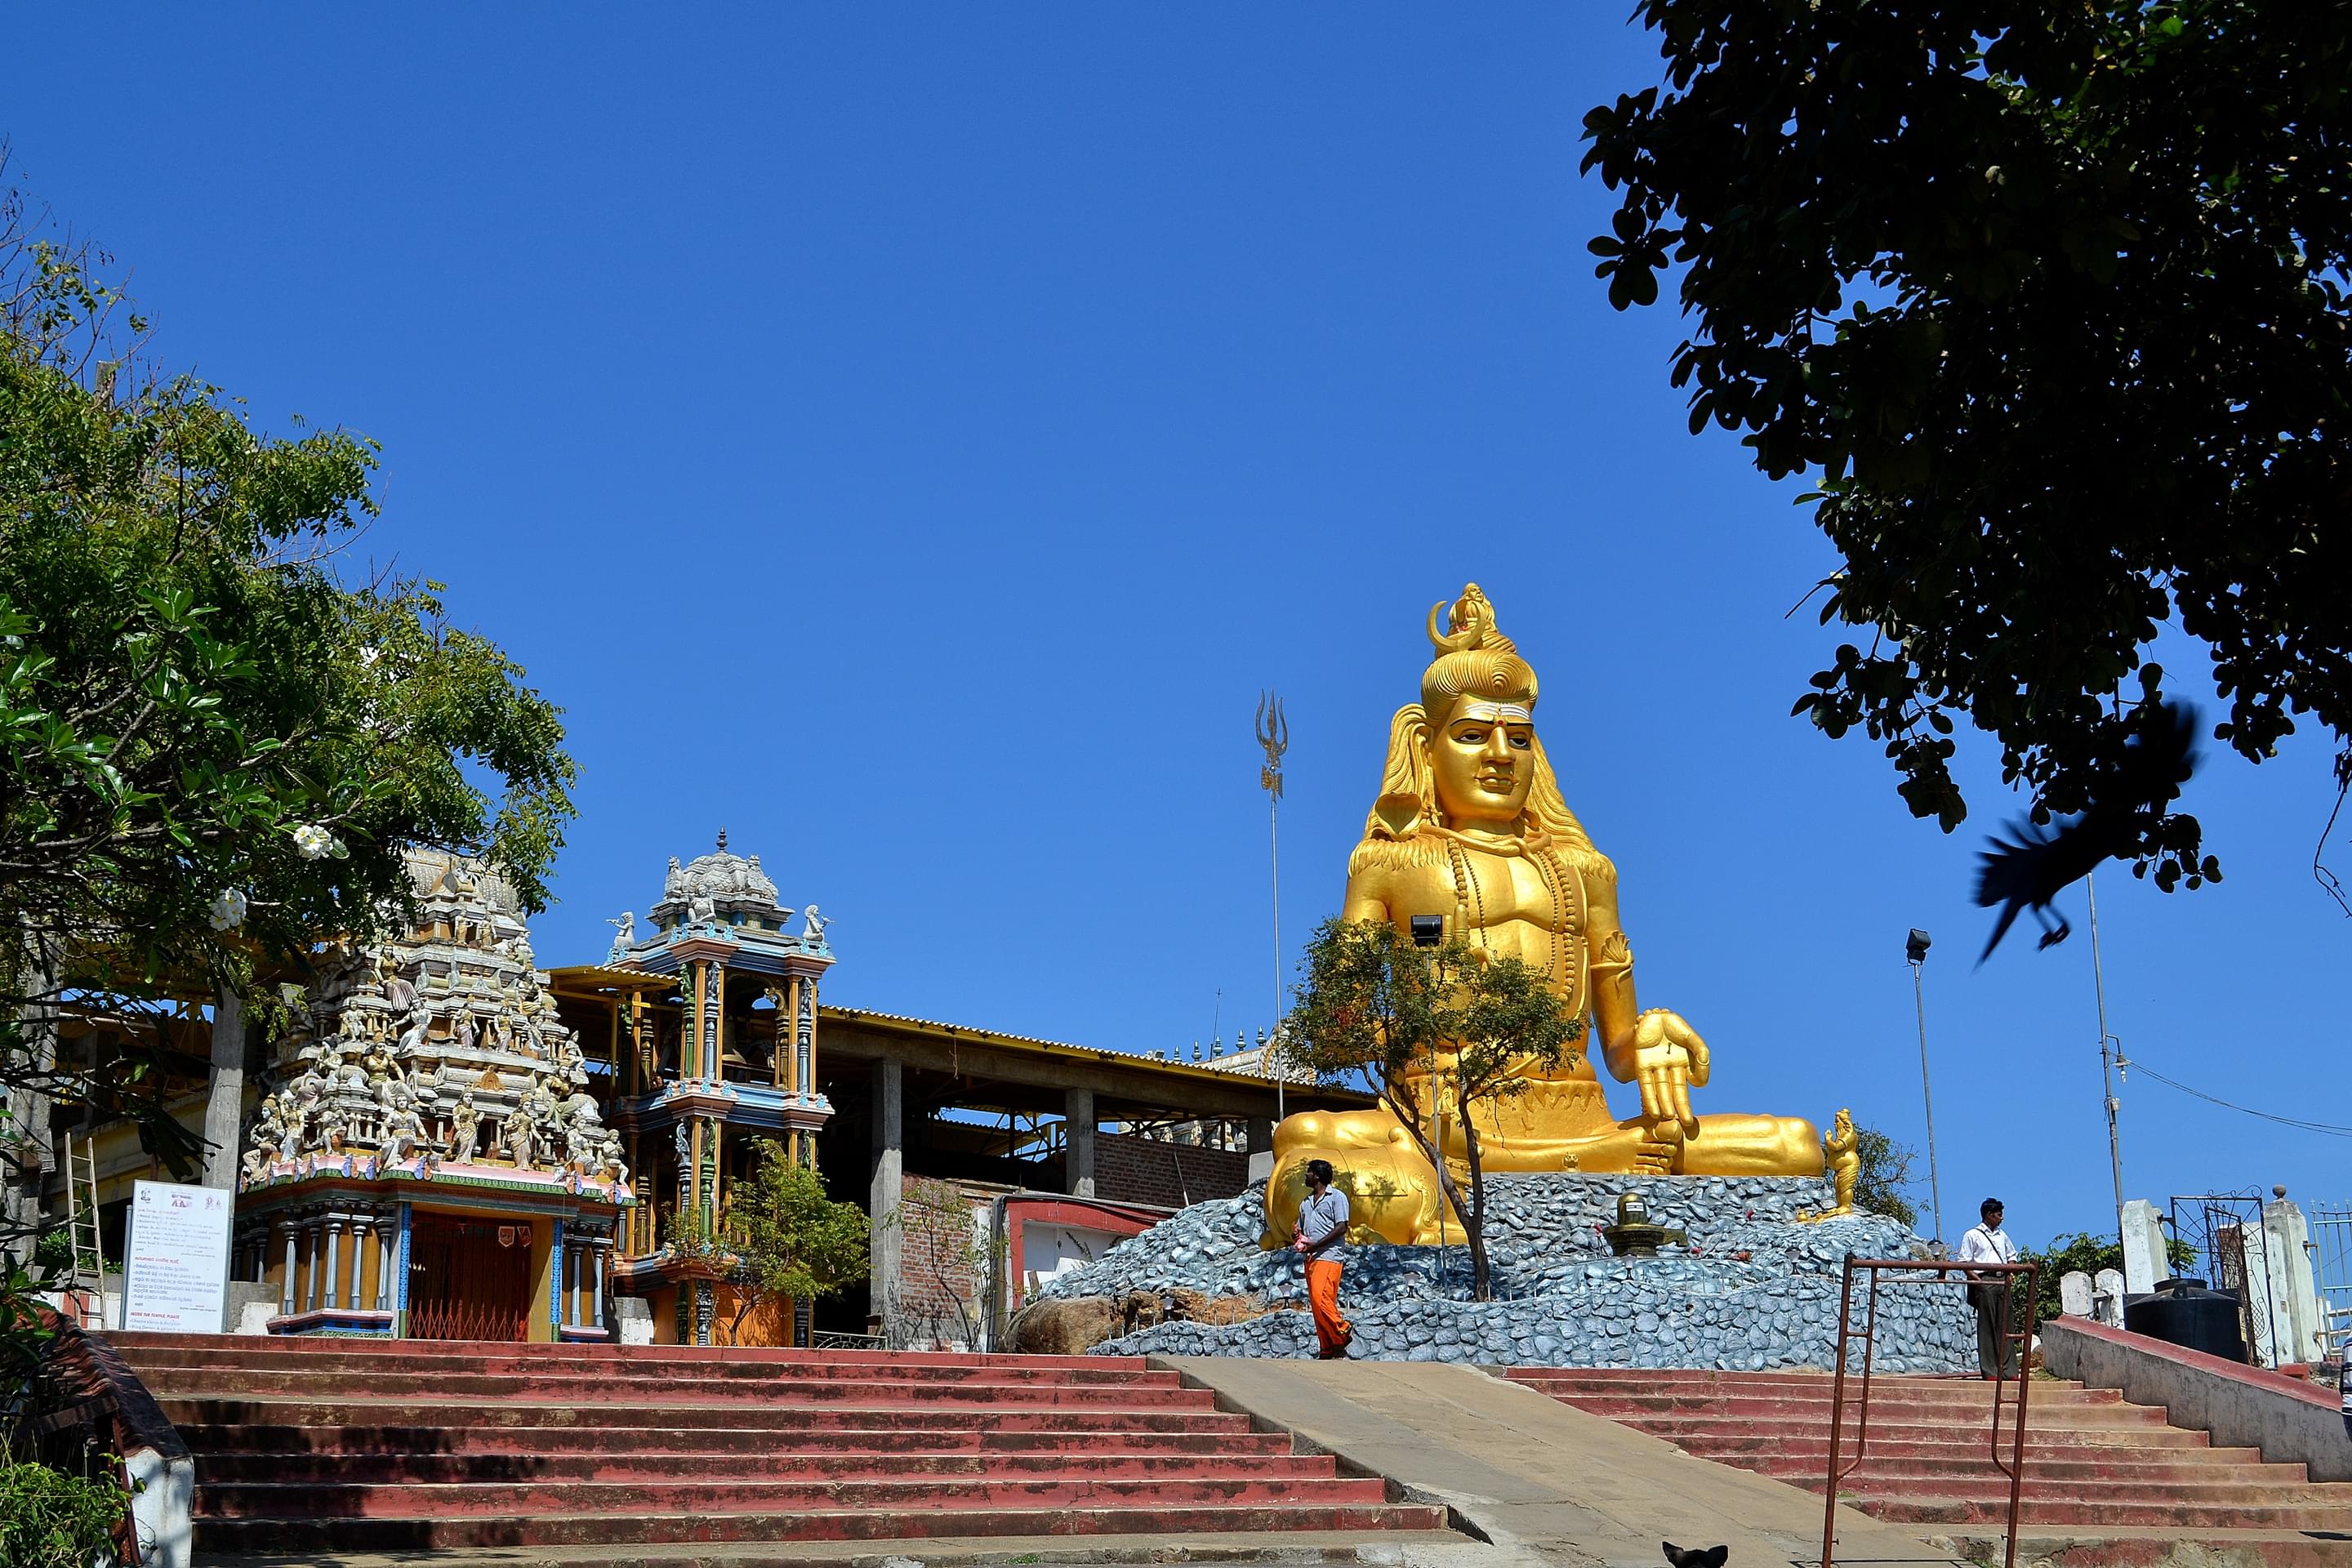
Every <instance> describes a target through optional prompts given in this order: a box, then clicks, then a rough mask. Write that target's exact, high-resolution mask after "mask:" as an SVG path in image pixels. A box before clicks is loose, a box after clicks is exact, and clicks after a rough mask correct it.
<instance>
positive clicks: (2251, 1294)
mask: <svg viewBox="0 0 2352 1568" xmlns="http://www.w3.org/2000/svg"><path fill="white" fill-rule="evenodd" d="M2167 1224H2168V1228H2169V1229H2170V1230H2171V1232H2172V1236H2173V1239H2175V1240H2177V1241H2184V1242H2187V1243H2188V1244H2189V1247H2191V1248H2192V1249H2194V1250H2195V1252H2196V1254H2197V1264H2196V1268H2198V1270H2199V1271H2200V1273H2202V1274H2203V1276H2204V1278H2205V1283H2206V1284H2207V1285H2209V1286H2210V1287H2211V1288H2212V1289H2216V1290H2219V1291H2221V1292H2223V1293H2224V1294H2227V1295H2231V1296H2235V1297H2236V1298H2237V1299H2238V1333H2239V1337H2240V1338H2242V1340H2244V1342H2245V1345H2246V1353H2247V1354H2248V1355H2249V1356H2251V1357H2252V1359H2253V1362H2254V1363H2255V1364H2256V1365H2258V1366H2276V1365H2277V1364H2278V1363H2279V1360H2280V1355H2279V1344H2280V1341H2281V1338H2282V1336H2283V1335H2284V1333H2285V1330H2286V1325H2285V1324H2284V1323H2280V1322H2277V1321H2274V1320H2275V1319H2276V1317H2277V1309H2276V1307H2275V1305H2274V1295H2275V1292H2273V1290H2272V1289H2271V1288H2270V1285H2269V1276H2268V1271H2267V1269H2266V1267H2265V1265H2264V1264H2263V1256H2264V1254H2263V1197H2262V1194H2261V1193H2259V1192H2256V1191H2253V1190H2252V1189H2249V1190H2248V1191H2245V1192H2242V1193H2190V1194H2174V1196H2173V1197H2172V1199H2171V1202H2170V1212H2169V1215H2168V1220H2167ZM2250 1251H2251V1252H2252V1259H2251V1260H2250V1259H2249V1258H2248V1256H2247V1255H2248V1253H2249V1252H2250Z"/></svg>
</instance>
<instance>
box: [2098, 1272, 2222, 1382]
mask: <svg viewBox="0 0 2352 1568" xmlns="http://www.w3.org/2000/svg"><path fill="white" fill-rule="evenodd" d="M2124 1327H2125V1328H2126V1329H2129V1330H2130V1331H2132V1332H2133V1333H2136V1334H2146V1335H2147V1337H2148V1338H2149V1339H2152V1340H2162V1341H2164V1342H2166V1343H2167V1344H2175V1345H2179V1346H2181V1347H2182V1348H2183V1349H2186V1350H2192V1351H2203V1352H2205V1353H2206V1354H2207V1355H2217V1356H2220V1357H2221V1358H2222V1359H2223V1360H2224V1361H2234V1362H2240V1363H2242V1362H2243V1361H2244V1360H2245V1359H2246V1342H2245V1341H2244V1340H2243V1339H2242V1337H2241V1336H2240V1335H2239V1332H2238V1299H2237V1298H2236V1297H2235V1296H2231V1295H2225V1294H2224V1293H2222V1292H2221V1291H2219V1290H2208V1289H2205V1281H2203V1280H2202V1279H2166V1280H2163V1281H2161V1282H2159V1283H2158V1285H2157V1288H2156V1294H2154V1295H2153V1296H2141V1297H2139V1298H2137V1300H2131V1301H2127V1302H2126V1303H2125V1304H2124Z"/></svg>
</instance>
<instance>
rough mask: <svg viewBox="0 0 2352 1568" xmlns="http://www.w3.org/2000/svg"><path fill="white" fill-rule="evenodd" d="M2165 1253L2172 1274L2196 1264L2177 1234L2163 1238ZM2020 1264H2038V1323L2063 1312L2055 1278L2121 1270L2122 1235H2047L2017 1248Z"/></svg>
mask: <svg viewBox="0 0 2352 1568" xmlns="http://www.w3.org/2000/svg"><path fill="white" fill-rule="evenodd" d="M2164 1255H2165V1257H2166V1258H2167V1259H2168V1260H2169V1261H2170V1263H2171V1265H2172V1271H2173V1272H2174V1273H2175V1274H2178V1273H2180V1272H2181V1271H2182V1270H2184V1269H2187V1268H2195V1267H2196V1265H2197V1249H2196V1248H2195V1247H2191V1246H2189V1244H2188V1243H2187V1242H2185V1241H2183V1240H2181V1239H2180V1238H2179V1237H2177V1236H2168V1237H2165V1238H2164ZM2017 1260H2018V1261H2019V1262H2020V1263H2038V1264H2040V1265H2041V1266H2042V1273H2041V1275H2040V1276H2039V1277H2038V1278H2037V1279H2035V1280H2034V1296H2035V1301H2034V1310H2033V1321H2035V1322H2037V1323H2039V1322H2042V1321H2046V1320H2048V1319H2051V1318H2054V1317H2056V1316H2058V1315H2059V1313H2061V1312H2062V1311H2063V1310H2065V1309H2064V1306H2063V1300H2062V1298H2061V1297H2060V1295H2059V1293H2058V1281H2059V1280H2061V1279H2063V1278H2065V1277H2066V1276H2067V1275H2069V1274H2073V1273H2074V1272H2076V1271H2077V1270H2079V1271H2081V1272H2082V1273H2084V1274H2096V1273H2098V1271H2099V1270H2100V1269H2102V1268H2112V1269H2115V1270H2116V1272H2117V1273H2121V1272H2122V1271H2123V1267H2124V1244H2123V1238H2122V1237H2114V1236H2093V1235H2091V1234H2090V1233H2089V1232H2088V1231H2081V1230H2078V1231H2076V1232H2075V1233H2074V1235H2072V1236H2067V1235H2065V1234H2063V1232H2062V1233H2061V1234H2059V1235H2057V1236H2053V1237H2051V1238H2050V1245H2049V1246H2047V1247H2040V1248H2035V1247H2019V1248H2018V1249H2017Z"/></svg>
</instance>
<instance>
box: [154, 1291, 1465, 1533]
mask: <svg viewBox="0 0 2352 1568" xmlns="http://www.w3.org/2000/svg"><path fill="white" fill-rule="evenodd" d="M110 1337H111V1339H112V1340H113V1342H114V1343H115V1344H116V1345H117V1346H118V1347H119V1348H120V1349H121V1351H122V1352H123V1355H124V1359H125V1360H126V1361H128V1362H129V1363H131V1366H132V1368H133V1369H134V1370H136V1371H137V1372H138V1373H140V1375H141V1376H142V1378H143V1379H144V1380H145V1381H146V1382H147V1384H148V1385H149V1386H150V1388H151V1389H152V1391H153V1393H154V1394H156V1396H157V1398H158V1400H159V1401H160V1402H161V1404H162V1405H163V1410H164V1413H165V1414H166V1415H167V1416H168V1417H169V1418H171V1419H172V1420H173V1421H174V1422H175V1423H177V1424H178V1425H179V1426H180V1427H181V1429H182V1432H183V1434H184V1436H186V1438H187V1439H188V1441H189V1444H190V1447H191V1448H192V1449H193V1451H194V1454H195V1456H196V1505H195V1511H196V1542H195V1543H196V1547H197V1549H198V1551H199V1552H202V1553H211V1552H261V1551H266V1552H271V1553H274V1554H277V1555H281V1556H282V1555H287V1554H289V1553H293V1554H299V1553H324V1552H371V1551H372V1552H403V1551H417V1550H433V1549H463V1548H477V1547H485V1546H599V1545H633V1546H646V1545H659V1544H665V1543H695V1542H789V1541H888V1540H892V1539H898V1538H920V1537H930V1536H959V1535H1023V1536H1029V1535H1049V1534H1052V1535H1074V1534H1076V1535H1087V1534H1127V1533H1139V1534H1154V1535H1162V1536H1166V1535H1182V1534H1187V1533H1195V1532H1202V1531H1210V1532H1214V1531H1386V1532H1396V1531H1438V1530H1442V1529H1443V1527H1444V1510H1440V1509H1434V1508H1429V1507H1423V1506H1418V1505H1414V1504H1410V1503H1406V1502H1403V1501H1402V1500H1400V1499H1399V1498H1397V1497H1395V1496H1392V1495H1391V1494H1392V1489H1391V1485H1390V1484H1389V1483H1388V1482H1385V1481H1382V1480H1381V1479H1378V1478H1371V1479H1362V1478H1354V1477H1343V1476H1341V1475H1340V1474H1339V1468H1338V1465H1337V1463H1336V1461H1335V1460H1333V1459H1332V1458H1330V1457H1329V1456H1328V1455H1319V1454H1305V1453H1301V1452H1299V1451H1297V1446H1296V1444H1295V1443H1294V1442H1293V1441H1292V1439H1291V1438H1290V1437H1289V1436H1287V1435H1286V1434H1283V1433H1279V1432H1260V1431H1256V1430H1254V1429H1253V1428H1252V1426H1251V1423H1250V1421H1249V1418H1248V1417H1246V1416H1244V1415H1237V1414H1232V1413H1228V1412H1223V1411H1219V1410H1217V1409H1216V1408H1214V1404H1213V1395H1212V1394H1210V1393H1209V1392H1208V1391H1207V1390H1205V1389H1197V1388H1188V1387H1186V1386H1184V1384H1183V1382H1182V1380H1181V1378H1179V1377H1178V1376H1177V1375H1176V1374H1175V1373H1169V1372H1156V1371H1152V1370H1150V1369H1148V1368H1147V1367H1146V1366H1145V1365H1144V1363H1142V1361H1141V1360H1140V1359H1139V1358H1135V1357H1116V1358H1113V1357H1055V1356H955V1355H943V1354H937V1353H929V1354H911V1355H906V1356H898V1355H893V1354H891V1353H889V1352H810V1351H768V1352H760V1351H749V1352H747V1351H736V1350H697V1349H694V1348H691V1347H677V1346H664V1347H657V1348H654V1349H646V1348H644V1347H622V1346H613V1345H595V1346H576V1347H574V1346H552V1345H507V1344H468V1343H453V1344H446V1345H445V1344H432V1343H420V1342H413V1341H412V1342H385V1341H363V1340H362V1341H352V1340H341V1341H333V1342H316V1343H306V1342H300V1341H293V1340H269V1341H258V1342H257V1341H256V1340H253V1339H246V1338H241V1337H239V1338H232V1337H227V1336H202V1337H197V1336H169V1335H147V1334H121V1335H114V1336H110Z"/></svg>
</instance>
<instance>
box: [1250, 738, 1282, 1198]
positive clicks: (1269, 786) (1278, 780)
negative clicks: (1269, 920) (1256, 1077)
mask: <svg viewBox="0 0 2352 1568" xmlns="http://www.w3.org/2000/svg"><path fill="white" fill-rule="evenodd" d="M1256 730H1257V743H1258V745H1259V747H1260V748H1262V749H1263V750H1264V751H1265V766H1264V767H1262V768H1260V769H1258V773H1257V782H1258V787H1259V788H1260V789H1263V790H1265V843H1266V852H1267V854H1268V856H1269V858H1270V859H1271V863H1272V866H1273V872H1274V1035H1273V1037H1272V1041H1271V1042H1270V1043H1269V1044H1268V1046H1267V1047H1266V1049H1265V1050H1264V1051H1261V1052H1260V1053H1259V1054H1258V1059H1259V1060H1260V1061H1261V1062H1263V1063H1265V1065H1266V1066H1267V1067H1270V1068H1273V1069H1274V1119H1275V1120H1276V1121H1281V1120H1282V1119H1283V1116H1284V1106H1283V1094H1282V1079H1283V1069H1282V1052H1281V1048H1280V1041H1281V1039H1282V831H1281V829H1282V753H1283V752H1286V751H1288V750H1290V724H1289V721H1287V720H1286V719H1284V718H1283V716H1282V698H1281V696H1280V695H1279V694H1278V693H1276V692H1272V691H1261V692H1259V693H1258V696H1257V724H1256ZM1253 1152H1255V1151H1253Z"/></svg>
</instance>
